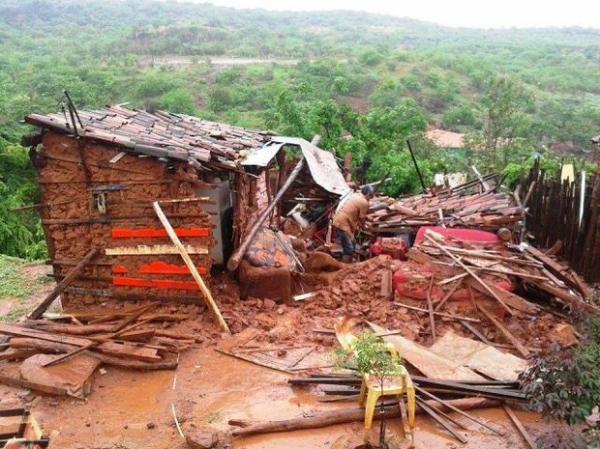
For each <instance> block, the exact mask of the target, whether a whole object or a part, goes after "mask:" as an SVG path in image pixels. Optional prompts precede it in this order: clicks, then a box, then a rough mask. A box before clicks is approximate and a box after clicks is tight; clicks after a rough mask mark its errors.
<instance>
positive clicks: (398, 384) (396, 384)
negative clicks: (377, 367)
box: [360, 367, 416, 433]
mask: <svg viewBox="0 0 600 449" xmlns="http://www.w3.org/2000/svg"><path fill="white" fill-rule="evenodd" d="M402 371H403V372H402V373H400V374H398V375H396V376H386V378H385V379H384V381H383V385H382V384H381V380H380V379H379V378H377V377H375V376H373V375H371V374H364V375H363V381H362V384H361V387H360V404H361V405H364V406H365V430H369V429H370V428H371V425H372V424H373V416H374V415H375V408H376V407H377V401H378V400H379V398H380V397H382V396H396V397H398V405H400V407H401V408H402V406H403V404H402V396H403V395H404V394H406V402H407V409H408V428H409V429H410V431H411V433H412V431H413V429H414V428H415V408H416V401H415V388H414V386H413V384H412V379H411V378H410V375H409V374H408V372H407V371H406V369H405V368H404V367H402Z"/></svg>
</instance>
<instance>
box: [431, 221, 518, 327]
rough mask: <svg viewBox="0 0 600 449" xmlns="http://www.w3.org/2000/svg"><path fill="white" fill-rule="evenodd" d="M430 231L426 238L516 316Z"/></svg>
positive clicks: (511, 313)
mask: <svg viewBox="0 0 600 449" xmlns="http://www.w3.org/2000/svg"><path fill="white" fill-rule="evenodd" d="M428 232H429V231H426V232H425V238H426V239H427V240H428V241H429V242H430V243H432V244H433V245H434V246H436V247H437V248H438V249H440V250H442V251H443V252H444V253H445V254H446V255H447V256H449V257H450V258H451V259H452V260H453V261H454V262H456V263H457V264H458V265H459V266H460V267H461V268H462V269H463V270H465V271H466V272H467V273H469V275H470V276H471V277H472V278H473V279H475V280H476V281H477V282H478V283H479V284H480V285H481V286H482V287H483V288H484V289H485V290H486V292H487V293H489V294H490V296H491V297H492V298H494V299H495V300H496V301H498V303H500V305H501V306H502V307H504V310H506V311H507V312H508V313H509V314H510V315H511V316H512V315H514V312H513V311H512V310H511V309H510V308H509V307H508V306H507V305H506V304H505V303H504V301H502V299H500V296H498V295H497V294H496V292H494V291H493V290H492V289H491V288H490V286H489V285H487V284H486V283H485V281H484V280H483V279H481V278H480V277H479V276H477V274H476V273H475V272H474V271H473V270H471V269H470V268H469V267H468V266H466V265H465V264H464V263H463V262H462V261H461V260H460V259H459V258H458V257H456V256H455V255H454V254H452V253H451V252H450V251H448V250H447V249H446V248H444V247H443V246H442V245H440V244H439V243H438V242H436V241H435V239H434V238H432V237H431V236H430V235H429V234H428Z"/></svg>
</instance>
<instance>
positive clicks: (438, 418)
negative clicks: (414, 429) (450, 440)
mask: <svg viewBox="0 0 600 449" xmlns="http://www.w3.org/2000/svg"><path fill="white" fill-rule="evenodd" d="M417 403H418V404H419V407H421V408H422V409H423V411H424V412H425V413H427V414H428V415H429V416H430V417H431V418H432V419H433V420H434V421H435V422H437V423H438V424H439V425H440V426H442V427H443V428H444V429H446V430H447V431H448V432H449V433H450V435H452V436H453V437H454V438H456V439H457V440H458V441H460V442H461V443H463V444H466V443H467V442H468V440H467V439H466V438H465V437H464V436H463V435H461V434H460V433H458V432H456V431H455V430H454V429H453V428H452V426H450V424H448V422H447V421H445V420H444V419H443V418H442V417H441V416H440V415H438V414H437V413H436V412H435V411H434V410H433V409H432V408H431V407H429V406H428V405H427V404H426V403H425V401H422V400H420V399H417Z"/></svg>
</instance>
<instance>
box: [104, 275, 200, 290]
mask: <svg viewBox="0 0 600 449" xmlns="http://www.w3.org/2000/svg"><path fill="white" fill-rule="evenodd" d="M113 285H120V286H123V287H147V288H162V289H174V290H198V284H196V282H195V281H171V280H168V279H141V278H126V277H116V278H113Z"/></svg>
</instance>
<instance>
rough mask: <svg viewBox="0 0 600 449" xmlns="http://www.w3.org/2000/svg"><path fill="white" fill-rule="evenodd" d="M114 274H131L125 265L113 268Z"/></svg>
mask: <svg viewBox="0 0 600 449" xmlns="http://www.w3.org/2000/svg"><path fill="white" fill-rule="evenodd" d="M112 272H113V273H114V274H127V273H129V270H128V269H127V267H126V266H125V265H114V266H113V267H112Z"/></svg>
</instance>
